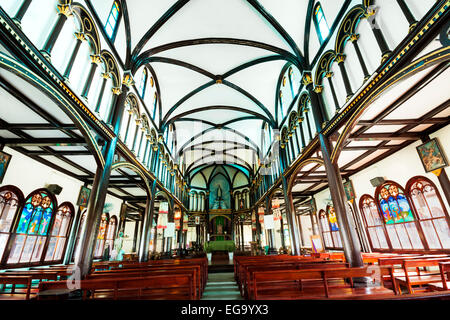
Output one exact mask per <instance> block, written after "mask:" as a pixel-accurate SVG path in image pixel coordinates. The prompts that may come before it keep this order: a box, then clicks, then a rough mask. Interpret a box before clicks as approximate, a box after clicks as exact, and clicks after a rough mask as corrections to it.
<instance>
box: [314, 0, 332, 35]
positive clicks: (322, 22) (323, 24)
mask: <svg viewBox="0 0 450 320" xmlns="http://www.w3.org/2000/svg"><path fill="white" fill-rule="evenodd" d="M314 25H315V26H316V32H317V36H318V37H319V40H320V43H321V44H322V43H323V42H324V41H325V39H326V38H327V37H328V34H329V33H330V28H329V27H328V23H327V20H326V19H325V15H324V13H323V9H322V6H321V4H320V3H318V4H317V5H316V9H315V10H314Z"/></svg>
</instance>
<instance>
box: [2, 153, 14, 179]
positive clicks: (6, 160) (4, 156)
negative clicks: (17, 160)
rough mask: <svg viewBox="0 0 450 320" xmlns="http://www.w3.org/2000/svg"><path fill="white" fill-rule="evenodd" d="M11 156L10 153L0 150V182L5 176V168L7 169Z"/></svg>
mask: <svg viewBox="0 0 450 320" xmlns="http://www.w3.org/2000/svg"><path fill="white" fill-rule="evenodd" d="M11 157H12V156H11V155H10V154H8V153H6V152H3V151H0V183H2V181H3V178H4V177H5V173H6V169H8V165H9V162H10V161H11Z"/></svg>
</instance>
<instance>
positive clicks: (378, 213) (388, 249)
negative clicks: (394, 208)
mask: <svg viewBox="0 0 450 320" xmlns="http://www.w3.org/2000/svg"><path fill="white" fill-rule="evenodd" d="M365 199H370V200H371V201H372V202H373V204H374V205H375V208H376V210H377V212H376V214H377V215H378V219H379V222H380V224H373V225H371V226H369V223H368V221H367V216H366V212H365V211H364V208H363V204H364V200H365ZM359 210H360V211H361V213H362V214H361V215H362V216H363V221H364V227H365V229H366V233H367V235H368V236H367V238H368V240H369V244H370V248H371V249H372V251H374V252H391V251H393V250H394V249H392V244H391V241H390V238H389V235H388V233H387V230H386V224H385V223H384V220H383V219H384V218H383V216H382V215H381V213H380V209H379V208H378V202H377V201H376V200H375V198H374V197H373V196H371V195H369V194H363V195H362V196H361V198H360V199H359ZM369 210H370V208H369ZM374 223H375V221H374ZM380 227H381V228H382V230H383V235H384V239H385V241H386V244H387V246H388V247H387V248H384V249H383V248H381V244H380V239H379V238H380V237H379V234H378V233H377V231H376V229H377V228H380ZM371 228H373V229H375V235H376V236H377V241H378V243H379V244H380V247H379V248H375V247H374V245H373V240H372V233H371V232H369V229H371Z"/></svg>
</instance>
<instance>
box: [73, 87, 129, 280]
mask: <svg viewBox="0 0 450 320" xmlns="http://www.w3.org/2000/svg"><path fill="white" fill-rule="evenodd" d="M129 86H130V81H129V79H127V78H124V79H123V84H122V94H121V95H120V96H119V98H118V99H117V103H116V105H115V106H114V107H115V112H116V113H115V116H114V122H113V123H114V133H115V136H114V137H113V138H112V139H111V140H110V141H108V142H107V143H106V145H105V147H104V148H103V155H104V159H105V165H104V167H100V166H98V167H97V171H96V173H95V177H94V182H93V184H92V190H91V194H90V197H89V202H88V206H87V214H86V227H85V228H84V230H83V233H82V234H81V236H80V240H79V246H80V251H79V254H78V256H77V257H75V268H76V269H78V271H79V273H80V275H81V277H82V278H84V277H86V276H87V275H88V274H89V273H90V271H91V266H92V257H93V250H94V247H95V241H96V238H97V233H98V229H99V224H100V217H101V215H102V213H103V208H104V205H105V199H106V192H107V189H108V184H109V178H110V175H111V168H112V164H113V161H114V154H115V151H116V146H117V142H118V133H119V131H120V124H121V118H122V113H123V111H124V108H125V99H126V95H127V92H128V90H129Z"/></svg>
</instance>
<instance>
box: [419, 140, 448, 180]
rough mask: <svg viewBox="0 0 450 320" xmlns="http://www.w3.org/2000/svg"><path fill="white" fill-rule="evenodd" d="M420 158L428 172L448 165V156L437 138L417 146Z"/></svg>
mask: <svg viewBox="0 0 450 320" xmlns="http://www.w3.org/2000/svg"><path fill="white" fill-rule="evenodd" d="M417 152H418V153H419V158H420V160H421V161H422V165H423V167H424V169H425V171H426V172H431V171H434V170H438V169H441V168H444V167H447V166H448V162H447V158H446V157H445V154H444V152H443V151H442V148H441V146H440V144H439V141H438V140H437V139H436V138H433V139H431V140H429V141H427V142H425V143H423V144H421V145H420V146H418V147H417Z"/></svg>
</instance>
